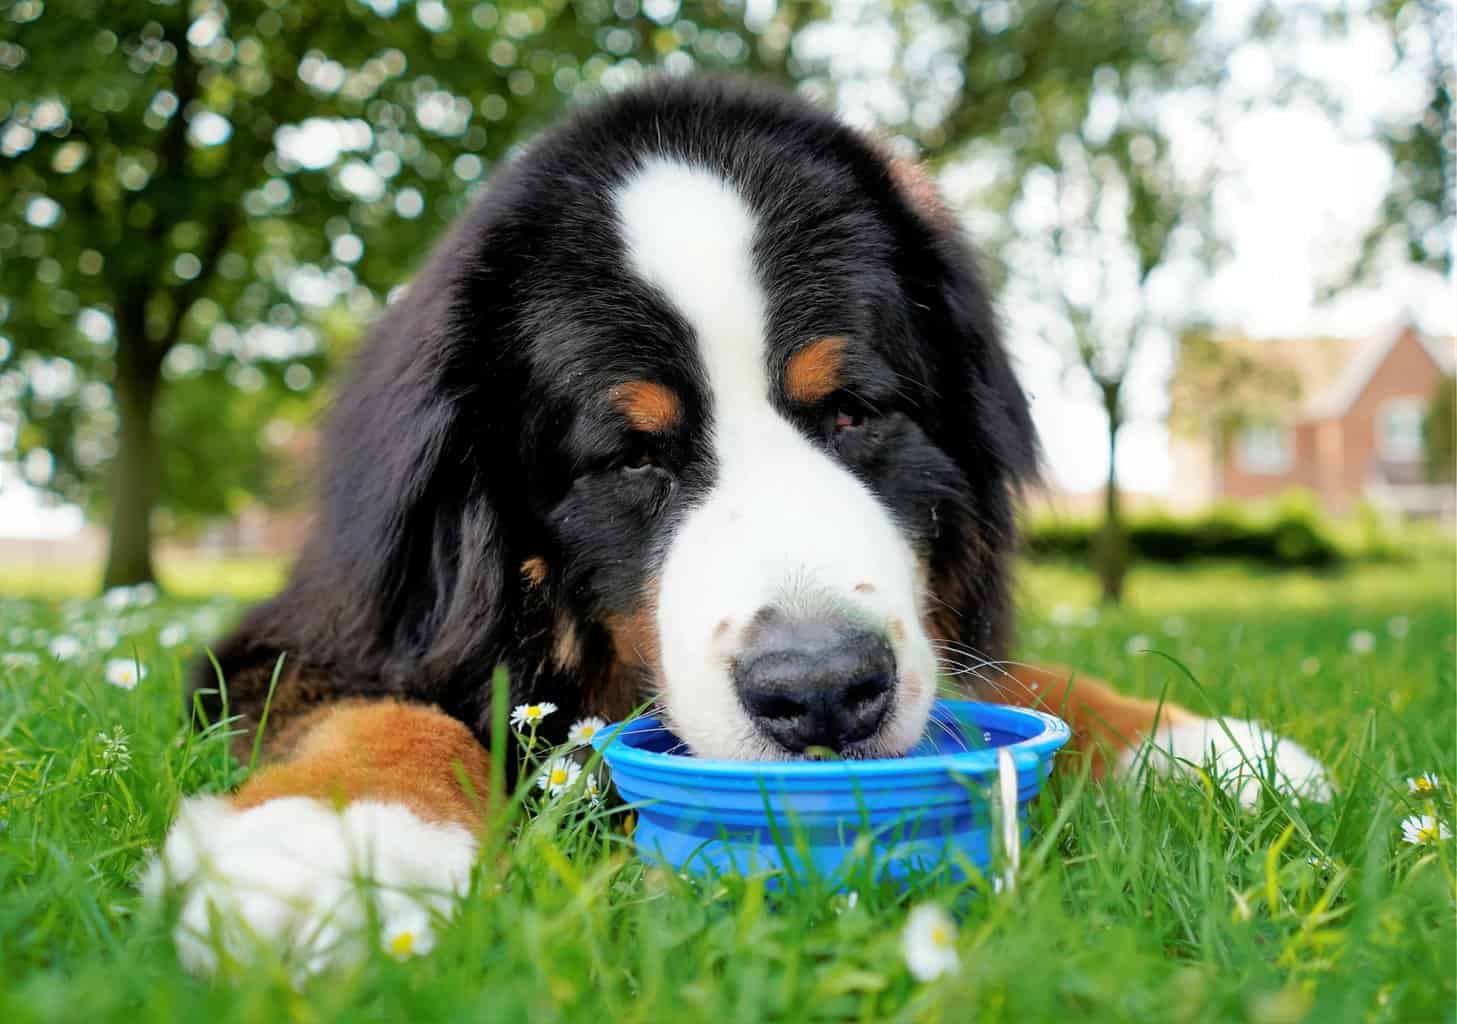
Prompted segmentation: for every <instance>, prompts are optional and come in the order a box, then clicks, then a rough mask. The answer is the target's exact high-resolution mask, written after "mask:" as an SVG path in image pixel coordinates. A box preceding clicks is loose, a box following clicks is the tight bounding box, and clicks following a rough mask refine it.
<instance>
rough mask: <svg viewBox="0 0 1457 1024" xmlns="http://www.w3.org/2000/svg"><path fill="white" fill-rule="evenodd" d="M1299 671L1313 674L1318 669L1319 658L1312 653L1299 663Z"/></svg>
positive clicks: (1309, 674)
mask: <svg viewBox="0 0 1457 1024" xmlns="http://www.w3.org/2000/svg"><path fill="white" fill-rule="evenodd" d="M1300 671H1302V672H1304V673H1305V674H1306V675H1308V676H1313V675H1315V674H1316V673H1317V672H1319V671H1320V659H1319V658H1317V657H1315V656H1314V655H1312V656H1311V657H1309V658H1306V659H1305V660H1304V661H1302V662H1301V663H1300Z"/></svg>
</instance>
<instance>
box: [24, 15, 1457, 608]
mask: <svg viewBox="0 0 1457 1024" xmlns="http://www.w3.org/2000/svg"><path fill="white" fill-rule="evenodd" d="M1212 10H1213V8H1212V7H1211V6H1210V5H1208V4H1204V3H1195V2H1191V0H1175V2H1167V3H1164V2H1161V3H1152V2H1150V3H1134V4H1130V3H1126V2H1123V0H1082V2H1078V3H1070V2H1066V0H1019V2H1012V0H991V2H973V0H898V2H896V3H893V4H885V3H881V2H876V0H713V2H684V0H525V2H511V0H500V2H454V0H452V2H449V3H445V2H442V0H341V2H335V3H323V2H319V0H232V2H223V0H135V2H128V3H122V2H119V0H50V2H44V0H0V467H4V466H5V465H6V464H10V465H18V466H20V467H21V468H22V470H23V473H24V476H25V479H26V480H27V481H28V482H29V483H30V484H31V485H33V486H35V487H39V488H42V489H44V490H46V491H48V492H50V493H51V494H53V495H56V496H59V497H60V498H63V499H65V500H68V501H74V502H77V503H79V504H81V505H82V506H83V507H84V508H85V509H86V511H87V514H88V515H89V516H90V517H92V518H94V519H97V520H100V521H104V522H107V523H108V524H109V532H110V551H109V556H108V559H107V565H106V569H105V574H104V584H105V585H106V586H112V585H117V584H125V583H132V582H137V581H140V580H144V579H149V578H151V577H152V576H153V566H152V555H151V551H152V543H153V534H154V533H155V532H162V533H175V532H178V531H183V530H187V529H190V528H193V527H195V526H197V525H199V524H201V523H205V522H207V521H209V520H212V519H215V518H219V517H227V516H232V515H235V514H236V513H237V512H238V511H239V510H240V508H241V507H242V506H243V505H244V504H246V503H248V502H251V501H258V500H261V501H265V502H270V501H271V502H284V501H289V500H293V499H294V498H295V497H296V495H297V492H298V487H297V486H291V485H296V484H297V483H298V482H297V481H291V480H290V479H289V477H288V475H287V473H285V472H283V471H282V469H283V468H284V467H288V466H291V465H292V466H297V465H298V464H299V463H300V459H299V458H298V457H297V456H298V451H297V449H298V448H299V447H301V446H302V442H301V440H300V438H301V437H302V436H304V435H303V433H302V431H301V429H300V428H301V427H302V425H304V424H306V423H308V422H310V421H312V419H313V418H314V417H315V416H316V415H317V413H318V411H319V408H320V406H321V405H322V404H323V403H324V402H325V401H326V400H327V397H328V393H329V389H328V384H329V381H330V379H331V374H332V372H333V370H334V368H335V367H336V366H337V365H338V364H339V362H340V360H341V358H342V357H343V356H345V355H347V354H348V352H349V351H351V350H352V348H353V347H354V345H355V344H356V342H357V340H358V338H359V336H360V333H361V330H362V326H363V324H364V323H365V322H367V321H368V319H369V318H370V317H371V316H373V315H374V313H375V312H376V311H377V310H378V309H379V308H380V307H381V305H382V304H383V303H384V302H386V301H387V299H388V295H389V293H390V290H391V289H393V288H395V287H397V286H399V285H400V284H402V283H404V282H405V281H406V280H407V279H408V276H409V273H410V271H411V270H412V269H413V268H414V267H415V266H416V265H417V264H418V263H419V261H420V260H421V259H422V258H423V255H424V253H425V252H426V250H427V249H428V247H429V245H430V243H431V241H432V240H433V239H434V238H435V237H436V236H438V235H439V233H440V232H441V230H442V228H443V227H444V225H445V224H446V223H447V222H448V221H449V220H450V219H451V218H452V217H453V216H454V215H455V214H456V213H458V212H459V211H460V210H461V209H462V207H463V206H464V204H465V203H466V202H467V201H468V199H469V197H470V195H471V194H472V193H473V192H474V190H475V189H477V188H479V187H480V186H481V184H482V183H483V182H484V181H485V180H486V178H488V177H489V175H490V172H491V170H492V168H493V167H494V165H495V164H496V162H497V161H499V160H501V159H503V158H504V157H506V156H507V155H508V154H509V153H510V151H511V149H512V147H513V146H516V145H519V144H520V143H522V142H523V141H524V140H525V139H526V138H528V137H529V136H530V134H531V133H532V132H533V131H535V130H536V129H538V128H540V127H541V126H543V125H545V124H547V123H549V122H550V121H551V120H552V119H554V118H555V117H557V116H558V115H559V114H560V113H561V111H562V110H563V108H565V107H566V106H567V105H569V104H570V103H572V102H574V101H576V100H579V99H583V98H587V97H590V96H591V95H593V94H596V93H600V92H604V91H611V90H615V89H618V88H621V87H622V86H624V85H626V84H628V83H630V82H632V81H634V80H636V79H638V78H640V77H642V75H644V74H646V73H649V72H654V71H662V72H666V73H687V72H691V71H693V70H695V69H712V70H722V71H728V72H732V73H749V74H757V75H761V76H768V77H771V78H774V79H776V80H779V81H782V82H785V83H788V84H793V85H795V86H797V87H798V88H799V89H801V90H802V91H803V92H805V93H806V94H808V95H810V96H811V97H813V98H815V99H817V100H819V101H820V102H823V103H825V104H828V105H832V106H834V107H835V108H837V109H838V110H840V111H841V112H842V113H843V114H844V115H845V116H846V117H847V118H848V119H849V120H851V121H852V123H856V124H859V125H861V126H864V127H873V128H875V129H876V130H877V131H879V132H880V133H881V134H882V135H883V136H884V137H885V138H886V139H887V141H888V143H889V144H890V145H891V146H892V147H893V148H895V149H897V150H898V151H900V152H902V153H904V154H906V155H915V156H921V157H923V158H925V159H927V160H928V161H929V162H930V163H931V165H932V167H933V169H934V170H937V171H938V172H940V173H941V180H942V185H943V188H944V189H945V190H946V192H947V193H948V198H949V200H950V203H951V205H952V207H953V208H954V209H956V210H957V212H958V213H960V214H962V215H963V217H964V218H965V220H966V222H967V224H968V226H969V228H970V229H971V232H972V234H973V236H974V237H975V238H976V239H977V241H978V242H979V243H981V244H982V245H983V247H984V248H985V249H987V250H988V251H989V256H990V259H989V260H988V266H989V269H990V270H991V272H992V276H993V278H994V279H996V283H997V284H998V285H1001V284H1004V283H1005V284H1010V285H1011V286H1012V287H1013V290H1014V291H1015V290H1016V288H1017V287H1018V286H1017V285H1016V283H1015V281H1014V280H1013V279H1014V278H1015V277H1016V274H1015V273H1014V271H1015V270H1017V269H1018V268H1023V267H1025V266H1026V263H1025V257H1026V256H1027V252H1025V251H1024V252H1020V253H1019V252H1018V248H1017V247H1018V245H1023V247H1024V249H1025V247H1026V245H1028V244H1030V245H1032V246H1033V248H1034V249H1035V248H1036V246H1038V245H1043V246H1044V247H1045V244H1046V243H1047V240H1048V237H1050V236H1048V235H1047V234H1046V230H1045V228H1046V225H1039V223H1038V222H1037V220H1036V218H1035V217H1033V218H1030V219H1029V218H1028V216H1027V211H1028V210H1029V209H1030V208H1031V206H1029V204H1028V200H1029V189H1039V188H1040V189H1043V190H1044V191H1045V190H1047V189H1048V188H1051V189H1052V190H1053V191H1054V192H1056V191H1057V190H1058V189H1059V188H1061V189H1062V193H1063V195H1064V197H1065V198H1066V199H1067V200H1068V202H1069V203H1070V205H1069V207H1068V209H1073V208H1077V207H1079V204H1081V206H1082V207H1083V208H1085V209H1087V210H1088V211H1089V212H1090V214H1091V213H1092V212H1093V211H1094V209H1095V208H1096V209H1098V210H1101V211H1102V212H1101V213H1100V214H1099V216H1100V217H1101V218H1102V219H1101V220H1100V221H1099V225H1100V228H1106V229H1108V230H1110V231H1113V232H1114V233H1115V234H1116V236H1117V243H1116V244H1117V245H1118V246H1122V248H1121V249H1120V250H1119V251H1120V253H1121V256H1120V259H1122V258H1123V257H1127V258H1128V259H1131V260H1132V262H1131V263H1127V264H1125V265H1126V266H1127V267H1136V268H1140V269H1139V270H1138V271H1137V273H1136V276H1137V278H1138V279H1139V280H1141V281H1143V283H1144V285H1146V287H1147V289H1152V290H1154V291H1157V289H1158V288H1160V287H1164V286H1163V285H1157V284H1156V282H1157V281H1158V280H1159V279H1160V278H1169V277H1170V276H1171V274H1172V272H1169V273H1164V272H1162V271H1159V270H1158V269H1157V268H1159V267H1161V266H1164V265H1166V264H1175V263H1176V264H1179V265H1180V266H1183V265H1186V264H1188V263H1189V262H1190V261H1191V260H1193V261H1196V262H1197V261H1199V260H1204V261H1206V262H1207V260H1208V259H1209V258H1211V255H1210V252H1209V250H1210V249H1211V246H1210V245H1205V246H1204V251H1202V252H1201V253H1198V254H1196V253H1194V251H1193V250H1194V249H1197V248H1199V246H1195V245H1194V244H1193V242H1194V241H1195V238H1194V236H1195V234H1197V233H1198V232H1199V231H1200V230H1201V229H1202V225H1201V224H1198V223H1196V221H1198V219H1199V218H1200V217H1202V216H1203V214H1202V213H1200V212H1199V210H1198V207H1199V203H1200V200H1201V198H1202V196H1201V193H1200V192H1199V189H1198V187H1194V188H1192V189H1191V187H1190V183H1191V181H1193V177H1191V172H1190V170H1189V168H1188V167H1180V166H1179V162H1178V159H1177V154H1176V150H1177V149H1178V139H1177V138H1176V135H1177V132H1175V131H1173V130H1171V129H1170V127H1169V124H1168V123H1167V122H1168V120H1169V115H1168V111H1169V110H1171V109H1172V110H1174V112H1175V116H1174V118H1173V119H1174V120H1175V121H1177V120H1178V116H1177V114H1178V110H1177V109H1176V108H1168V107H1166V106H1165V105H1164V102H1163V99H1162V98H1166V97H1169V96H1175V97H1182V98H1183V99H1184V100H1185V101H1187V102H1186V106H1185V107H1184V108H1183V110H1184V112H1185V114H1187V115H1188V117H1187V119H1188V120H1189V121H1190V122H1191V123H1196V124H1198V123H1202V122H1203V121H1204V120H1207V116H1208V111H1207V109H1204V108H1200V107H1199V104H1200V103H1201V102H1203V101H1205V100H1207V99H1208V98H1209V96H1210V95H1211V89H1212V88H1213V86H1212V85H1211V84H1210V83H1211V82H1215V81H1217V80H1218V78H1219V76H1220V75H1221V74H1222V65H1221V61H1222V60H1223V59H1224V58H1225V57H1226V56H1227V54H1225V53H1222V52H1220V51H1219V49H1218V48H1217V47H1211V46H1207V45H1204V44H1203V43H1201V38H1202V36H1201V33H1202V32H1203V31H1204V30H1205V27H1206V25H1207V23H1208V22H1209V20H1210V17H1211V12H1212ZM1404 11H1405V7H1404V6H1402V7H1400V8H1399V9H1398V8H1397V7H1395V6H1394V7H1393V8H1392V10H1391V11H1390V12H1387V13H1388V15H1389V20H1390V23H1391V24H1392V25H1393V26H1398V25H1399V23H1400V24H1404V22H1403V21H1402V19H1403V18H1408V17H1409V16H1408V15H1406V14H1405V13H1404ZM1277 23H1278V19H1275V18H1267V17H1264V16H1263V15H1260V16H1257V17H1256V18H1255V19H1254V21H1253V22H1252V23H1251V25H1252V28H1251V31H1254V32H1257V33H1274V32H1275V26H1277ZM1393 31H1396V28H1393ZM1414 32H1415V30H1413V32H1408V34H1407V36H1404V37H1403V38H1409V39H1417V35H1416V34H1413V33H1414ZM1422 38H1425V37H1422ZM1413 45H1414V44H1413ZM1434 102H1436V103H1440V102H1442V101H1441V100H1440V98H1438V99H1436V100H1434ZM1188 103H1193V106H1189V105H1188ZM1435 123H1436V122H1433V124H1435ZM1423 124H1424V125H1427V122H1425V121H1424V122H1423ZM1398 127H1399V126H1394V127H1393V129H1392V130H1393V135H1392V138H1393V140H1395V141H1394V143H1393V144H1396V143H1400V142H1401V141H1402V139H1400V138H1398V135H1400V134H1401V133H1400V131H1398ZM1427 127H1428V128H1430V127H1431V126H1429V125H1428V126H1427ZM1443 130H1446V129H1443ZM1439 134H1440V132H1439ZM1422 144H1423V145H1424V144H1425V143H1422ZM1441 173H1442V174H1450V169H1446V170H1442V171H1441ZM1080 176H1081V179H1082V180H1083V184H1081V185H1076V186H1074V185H1072V184H1071V182H1072V181H1073V179H1076V178H1079V177H1080ZM1413 180H1415V179H1413ZM1422 181H1423V182H1425V183H1426V184H1424V185H1422V187H1423V188H1428V186H1429V185H1430V181H1429V180H1428V179H1427V178H1423V179H1422ZM1059 183H1061V184H1059ZM1084 188H1093V189H1094V190H1095V191H1097V192H1098V193H1099V194H1100V195H1101V196H1103V198H1096V197H1095V199H1094V200H1088V201H1087V202H1084V200H1083V199H1079V198H1077V197H1076V196H1074V195H1073V193H1074V192H1076V191H1077V190H1078V189H1084ZM1428 191H1429V189H1428ZM1032 205H1035V204H1032ZM1019 209H1020V210H1021V213H1018V211H1019ZM1447 209H1449V210H1450V205H1449V206H1448V207H1447ZM1120 218H1121V219H1122V220H1121V223H1120V222H1119V221H1120ZM1418 219H1420V217H1419V218H1418ZM1059 230H1060V231H1061V232H1062V233H1061V235H1059V237H1060V238H1062V239H1064V240H1067V241H1069V243H1070V244H1077V245H1086V246H1092V245H1093V239H1092V238H1091V236H1089V234H1088V232H1087V230H1086V226H1085V225H1079V224H1076V223H1067V224H1064V225H1063V226H1062V227H1061V228H1060V229H1059ZM1209 237H1210V236H1209V234H1208V233H1207V232H1206V233H1205V234H1204V235H1202V236H1201V238H1202V240H1203V241H1205V242H1207V241H1208V238H1209ZM1099 244H1102V243H1099ZM1109 244H1112V243H1109ZM1089 251H1091V250H1089ZM1038 258H1040V257H1038ZM1107 269H1109V270H1111V269H1112V268H1111V267H1110V268H1107ZM1120 272H1121V271H1120ZM1024 284H1025V282H1024ZM1034 290H1035V289H1034ZM1025 291H1026V289H1025V288H1024V292H1025ZM1054 294H1055V293H1054V292H1045V293H1044V294H1043V298H1044V299H1046V298H1048V297H1050V296H1054ZM1064 298H1066V296H1064ZM1145 298H1149V296H1147V295H1145ZM1139 301H1143V300H1139ZM1049 308H1053V309H1055V311H1056V316H1057V317H1059V318H1061V319H1062V320H1063V321H1064V323H1063V326H1061V327H1058V328H1056V330H1055V331H1053V332H1052V333H1057V332H1059V331H1060V332H1062V333H1061V334H1060V335H1059V337H1062V338H1063V339H1064V340H1066V339H1067V338H1071V337H1082V338H1083V339H1085V340H1088V341H1089V344H1088V345H1084V346H1082V347H1079V345H1074V346H1073V347H1072V348H1071V349H1068V348H1064V349H1063V350H1064V351H1065V352H1077V353H1080V355H1079V357H1078V358H1077V359H1075V360H1073V361H1072V362H1070V363H1069V365H1070V366H1071V367H1073V368H1074V369H1075V370H1076V371H1077V372H1080V373H1087V374H1090V375H1091V376H1090V377H1089V379H1090V380H1093V381H1100V382H1101V383H1098V384H1097V387H1098V388H1099V389H1100V390H1102V391H1103V392H1104V396H1103V397H1104V398H1105V399H1106V398H1107V396H1108V395H1110V394H1111V395H1112V396H1113V397H1112V400H1105V402H1104V405H1105V408H1106V410H1107V411H1108V419H1109V428H1110V430H1109V437H1110V440H1112V441H1113V442H1115V443H1116V440H1117V437H1118V431H1119V424H1120V417H1121V416H1123V415H1124V412H1123V411H1122V406H1121V405H1120V402H1119V400H1118V399H1119V398H1120V396H1121V394H1122V392H1121V390H1120V387H1119V386H1118V384H1117V382H1118V381H1121V380H1123V379H1124V378H1125V377H1126V376H1127V375H1128V374H1129V373H1136V372H1137V365H1138V360H1137V359H1135V358H1134V357H1135V356H1136V355H1137V354H1138V353H1139V352H1140V351H1146V348H1147V340H1148V337H1149V336H1150V333H1149V332H1150V331H1152V332H1153V335H1155V336H1158V335H1166V334H1168V333H1169V332H1170V331H1172V330H1175V329H1176V328H1178V327H1179V326H1187V325H1180V324H1175V323H1174V318H1171V317H1169V316H1166V315H1165V314H1164V313H1158V314H1157V315H1151V319H1150V317H1144V316H1143V314H1139V315H1138V316H1134V318H1133V319H1131V320H1128V321H1127V322H1126V323H1125V324H1124V325H1123V326H1122V327H1120V328H1117V329H1115V328H1113V327H1111V326H1110V325H1109V324H1108V323H1102V324H1094V323H1093V322H1092V321H1091V320H1089V319H1088V317H1089V316H1090V315H1091V313H1092V309H1091V307H1089V306H1087V304H1086V303H1085V302H1082V301H1081V300H1079V301H1078V302H1074V303H1072V304H1071V305H1069V304H1067V303H1066V302H1064V301H1063V300H1061V299H1059V300H1058V303H1057V304H1055V305H1054V306H1053V307H1049ZM1140 308H1142V307H1140ZM1150 308H1151V307H1150ZM1080 317H1081V318H1082V319H1079V318H1080ZM1140 317H1142V318H1140ZM1146 328H1147V329H1146ZM1049 336H1050V335H1049ZM1155 340H1156V341H1157V338H1155ZM1084 352H1086V354H1087V355H1088V356H1089V358H1088V359H1083V358H1082V357H1081V354H1082V353H1084ZM1119 352H1121V353H1122V355H1121V356H1119V355H1117V353H1119ZM1120 359H1122V360H1123V362H1122V363H1120ZM1104 384H1107V385H1109V387H1107V388H1104V386H1103V385H1104ZM1110 482H1111V483H1115V484H1116V477H1114V476H1113V475H1112V473H1111V468H1110ZM303 486H304V487H305V488H306V486H307V483H306V481H305V482H304V484H303ZM1109 502H1110V504H1109V510H1110V513H1112V514H1114V515H1115V516H1116V511H1117V495H1116V493H1114V491H1113V490H1112V489H1111V488H1110V492H1109ZM1115 547H1116V545H1115ZM1110 550H1111V548H1110ZM1109 579H1110V581H1111V580H1112V575H1111V574H1110V576H1109ZM1110 589H1111V588H1110Z"/></svg>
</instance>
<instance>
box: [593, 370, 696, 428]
mask: <svg viewBox="0 0 1457 1024" xmlns="http://www.w3.org/2000/svg"><path fill="white" fill-rule="evenodd" d="M607 398H608V400H609V401H611V402H612V404H613V405H614V406H615V407H616V408H617V411H618V412H620V413H622V415H623V416H625V417H627V422H628V423H630V424H631V425H632V427H633V429H634V430H641V431H644V432H645V433H649V434H661V433H664V432H666V431H668V430H671V429H673V427H675V426H677V425H678V424H679V423H680V422H681V421H682V419H683V404H682V403H681V402H680V401H678V396H677V395H676V394H674V393H673V392H672V390H671V389H669V388H667V387H665V386H663V385H662V384H658V383H656V382H655V381H650V380H630V381H627V382H626V383H623V384H617V385H614V386H613V388H612V389H611V390H610V391H609V392H608V393H607Z"/></svg>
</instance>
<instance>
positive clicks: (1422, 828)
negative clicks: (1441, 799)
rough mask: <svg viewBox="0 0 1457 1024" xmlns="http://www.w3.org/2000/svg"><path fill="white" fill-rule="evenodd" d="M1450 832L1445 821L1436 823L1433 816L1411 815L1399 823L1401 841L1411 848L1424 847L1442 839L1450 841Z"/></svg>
mask: <svg viewBox="0 0 1457 1024" xmlns="http://www.w3.org/2000/svg"><path fill="white" fill-rule="evenodd" d="M1451 838H1452V830H1451V829H1450V828H1448V827H1447V823H1446V822H1445V821H1438V820H1437V816H1436V815H1435V814H1413V815H1412V816H1411V817H1409V818H1405V819H1403V820H1402V823H1401V840H1402V842H1404V843H1410V844H1411V845H1413V846H1426V845H1428V844H1431V843H1435V842H1438V841H1440V840H1443V839H1451Z"/></svg>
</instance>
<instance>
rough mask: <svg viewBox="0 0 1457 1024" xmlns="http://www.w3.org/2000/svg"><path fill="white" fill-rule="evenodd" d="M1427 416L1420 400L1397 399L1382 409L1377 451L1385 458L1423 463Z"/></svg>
mask: <svg viewBox="0 0 1457 1024" xmlns="http://www.w3.org/2000/svg"><path fill="white" fill-rule="evenodd" d="M1423 413H1424V410H1423V408H1422V400H1421V399H1420V398H1395V399H1392V400H1391V401H1389V402H1386V403H1384V404H1383V405H1382V406H1381V408H1380V410H1379V411H1378V412H1377V414H1376V448H1377V451H1379V452H1380V453H1381V457H1382V458H1383V459H1388V460H1390V461H1392V462H1417V461H1420V459H1421V457H1422V448H1423V444H1422V418H1423Z"/></svg>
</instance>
